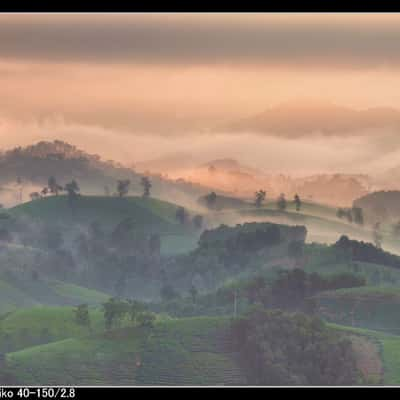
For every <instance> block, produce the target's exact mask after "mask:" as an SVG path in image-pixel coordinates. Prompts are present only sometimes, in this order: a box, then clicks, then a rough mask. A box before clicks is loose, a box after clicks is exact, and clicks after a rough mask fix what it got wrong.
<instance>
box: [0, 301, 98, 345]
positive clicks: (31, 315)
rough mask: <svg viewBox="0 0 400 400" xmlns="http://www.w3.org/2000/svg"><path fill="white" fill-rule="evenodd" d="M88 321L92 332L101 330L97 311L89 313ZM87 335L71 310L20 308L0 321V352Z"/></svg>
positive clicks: (40, 307)
mask: <svg viewBox="0 0 400 400" xmlns="http://www.w3.org/2000/svg"><path fill="white" fill-rule="evenodd" d="M90 320H91V327H92V331H93V332H96V331H101V330H102V329H103V328H104V322H103V316H102V313H101V311H100V310H99V309H91V310H90ZM88 333H89V331H88V329H87V328H85V327H82V326H80V325H78V324H77V323H76V321H75V315H74V308H73V307H49V306H36V307H33V308H21V309H18V310H15V311H14V312H10V313H7V314H5V315H3V317H2V319H1V320H0V348H1V351H2V352H9V351H16V350H20V349H23V348H26V347H30V346H34V345H37V344H41V343H49V342H54V341H59V340H62V339H66V338H70V337H81V336H85V335H88Z"/></svg>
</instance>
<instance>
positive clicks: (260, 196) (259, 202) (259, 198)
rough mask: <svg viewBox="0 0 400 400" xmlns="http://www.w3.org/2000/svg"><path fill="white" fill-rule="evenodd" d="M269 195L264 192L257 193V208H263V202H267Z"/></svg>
mask: <svg viewBox="0 0 400 400" xmlns="http://www.w3.org/2000/svg"><path fill="white" fill-rule="evenodd" d="M266 195H267V193H266V192H265V191H264V190H259V191H257V192H255V197H256V200H255V206H256V207H261V205H262V203H263V201H264V200H265V196H266Z"/></svg>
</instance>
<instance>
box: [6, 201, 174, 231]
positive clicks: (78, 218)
mask: <svg viewBox="0 0 400 400" xmlns="http://www.w3.org/2000/svg"><path fill="white" fill-rule="evenodd" d="M176 208H177V206H176V205H174V204H172V203H167V202H164V201H161V200H157V199H153V198H147V199H146V198H142V197H124V198H118V197H104V196H80V197H79V198H78V200H77V202H76V207H75V208H74V211H73V212H72V210H71V207H70V206H69V203H68V198H67V196H50V197H47V198H44V199H39V200H35V201H30V202H27V203H23V204H20V205H18V206H16V207H14V208H12V209H10V210H9V213H10V214H11V215H25V216H29V217H31V218H38V219H41V220H45V221H51V222H53V223H54V222H60V221H62V222H65V221H69V222H71V221H74V222H80V223H85V222H88V223H90V222H93V221H96V220H98V221H101V222H103V223H104V224H106V225H115V224H117V223H118V222H120V221H121V220H122V219H124V218H128V217H130V218H132V219H133V220H134V222H135V223H136V224H137V226H138V227H142V228H144V227H147V228H150V227H153V228H156V227H157V228H159V229H161V230H163V231H166V232H168V231H169V230H172V231H173V232H175V230H174V228H176V227H178V226H179V225H178V223H177V221H176V219H175V212H176Z"/></svg>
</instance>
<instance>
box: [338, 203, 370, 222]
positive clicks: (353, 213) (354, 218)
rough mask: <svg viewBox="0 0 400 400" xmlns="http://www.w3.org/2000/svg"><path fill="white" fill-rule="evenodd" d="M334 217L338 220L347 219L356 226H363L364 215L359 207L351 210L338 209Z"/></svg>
mask: <svg viewBox="0 0 400 400" xmlns="http://www.w3.org/2000/svg"><path fill="white" fill-rule="evenodd" d="M336 216H337V217H338V218H340V219H344V218H345V219H347V221H348V222H350V223H353V222H354V223H356V224H358V225H364V214H363V210H362V208H360V207H352V208H338V210H337V211H336Z"/></svg>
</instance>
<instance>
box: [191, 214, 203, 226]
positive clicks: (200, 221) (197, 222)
mask: <svg viewBox="0 0 400 400" xmlns="http://www.w3.org/2000/svg"><path fill="white" fill-rule="evenodd" d="M193 225H194V227H195V228H196V229H201V228H202V227H203V216H202V215H199V214H197V215H195V216H194V217H193Z"/></svg>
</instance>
